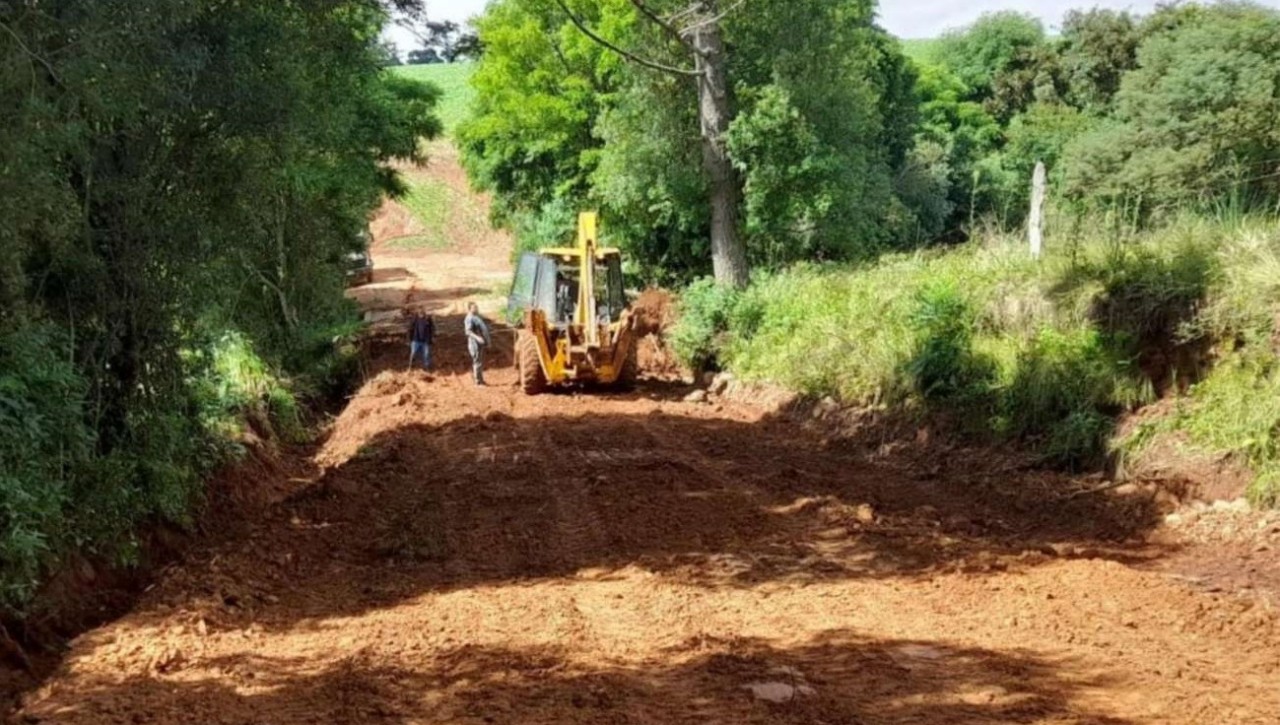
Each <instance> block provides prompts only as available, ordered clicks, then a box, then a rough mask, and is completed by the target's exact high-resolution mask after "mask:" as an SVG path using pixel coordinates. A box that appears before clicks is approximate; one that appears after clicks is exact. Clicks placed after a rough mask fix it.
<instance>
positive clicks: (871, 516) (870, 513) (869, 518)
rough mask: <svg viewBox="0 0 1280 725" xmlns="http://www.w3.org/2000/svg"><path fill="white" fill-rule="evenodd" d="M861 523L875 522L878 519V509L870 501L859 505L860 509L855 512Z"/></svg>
mask: <svg viewBox="0 0 1280 725" xmlns="http://www.w3.org/2000/svg"><path fill="white" fill-rule="evenodd" d="M853 515H854V516H855V517H856V518H857V519H858V522H859V523H863V524H873V523H875V521H876V510H875V508H873V507H872V506H871V504H869V503H864V504H862V505H860V506H858V510H857V511H855V512H854V514H853Z"/></svg>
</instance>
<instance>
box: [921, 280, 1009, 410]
mask: <svg viewBox="0 0 1280 725" xmlns="http://www.w3.org/2000/svg"><path fill="white" fill-rule="evenodd" d="M917 301H918V307H917V308H916V310H915V311H914V312H913V313H912V315H911V317H910V318H909V319H908V320H907V324H908V325H909V326H910V328H911V329H912V330H914V331H915V333H916V334H917V336H918V339H919V342H918V343H917V348H916V353H915V355H914V356H913V357H912V359H911V360H910V361H909V362H908V363H907V369H906V373H907V375H909V376H910V377H911V380H912V382H913V384H914V387H915V389H916V391H917V392H918V393H919V395H920V396H921V397H922V398H924V399H925V400H940V401H947V400H955V399H958V398H972V397H974V396H980V395H981V394H982V392H983V390H985V389H986V388H987V387H989V386H990V382H991V369H990V364H989V363H984V362H983V361H982V360H981V359H979V358H978V357H977V356H975V355H974V352H973V335H974V329H975V326H976V324H977V316H976V315H975V314H974V312H973V309H972V308H971V306H970V304H969V302H968V301H967V300H965V299H964V297H963V296H961V294H960V292H959V290H958V289H957V288H956V286H955V285H954V284H953V283H951V282H950V281H944V282H940V283H936V284H933V285H930V286H927V287H925V288H924V289H923V290H922V291H921V292H920V293H919V294H918V295H917Z"/></svg>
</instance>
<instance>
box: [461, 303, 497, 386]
mask: <svg viewBox="0 0 1280 725" xmlns="http://www.w3.org/2000/svg"><path fill="white" fill-rule="evenodd" d="M462 326H463V329H464V330H466V333H467V352H469V353H471V371H472V372H473V373H475V376H476V385H480V386H483V385H484V349H485V348H486V347H488V346H489V344H490V343H491V342H492V338H490V337H489V325H487V324H486V323H485V321H484V318H483V317H481V316H480V306H479V305H477V304H476V303H474V302H472V303H471V304H469V305H467V318H466V319H465V320H463V321H462Z"/></svg>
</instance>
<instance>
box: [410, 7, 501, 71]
mask: <svg viewBox="0 0 1280 725" xmlns="http://www.w3.org/2000/svg"><path fill="white" fill-rule="evenodd" d="M397 24H398V25H400V27H402V28H404V29H406V30H408V31H409V32H410V33H412V34H413V35H414V37H415V38H417V39H418V42H419V43H421V44H422V47H421V48H419V49H417V50H415V51H413V52H411V53H410V54H409V58H410V61H409V62H410V63H411V64H422V63H440V62H445V63H453V62H456V61H458V60H462V59H470V60H474V59H476V58H478V57H479V56H480V53H481V52H482V50H483V46H482V45H481V44H480V39H479V36H478V35H477V34H476V33H475V32H474V31H471V30H466V29H464V28H463V27H462V26H460V25H458V24H457V23H455V22H453V21H452V20H444V21H431V20H427V19H426V17H425V15H424V14H423V13H410V14H407V15H405V16H403V17H401V18H400V19H399V20H398V21H397ZM414 58H417V59H418V60H416V61H415V60H414Z"/></svg>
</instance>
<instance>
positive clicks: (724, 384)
mask: <svg viewBox="0 0 1280 725" xmlns="http://www.w3.org/2000/svg"><path fill="white" fill-rule="evenodd" d="M735 380H736V378H735V377H734V375H733V373H719V374H717V375H716V376H715V377H713V378H712V379H711V384H710V385H708V386H707V390H708V391H709V392H710V393H711V394H712V395H724V394H725V393H726V392H728V390H729V386H730V385H731V384H732V383H733V382H734V381H735Z"/></svg>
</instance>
